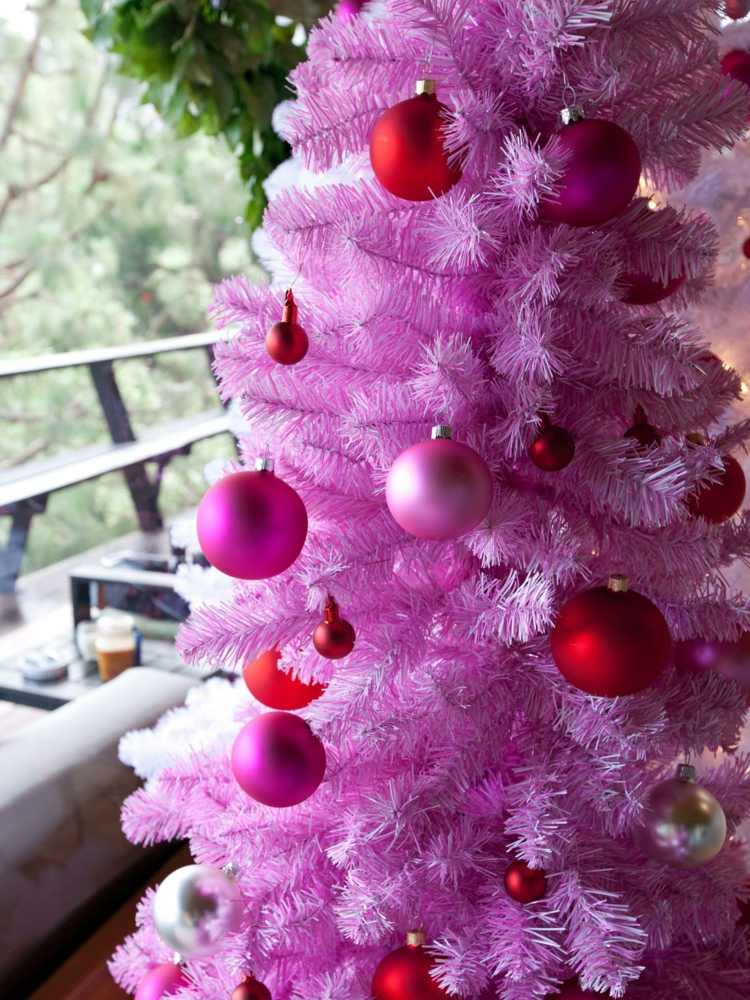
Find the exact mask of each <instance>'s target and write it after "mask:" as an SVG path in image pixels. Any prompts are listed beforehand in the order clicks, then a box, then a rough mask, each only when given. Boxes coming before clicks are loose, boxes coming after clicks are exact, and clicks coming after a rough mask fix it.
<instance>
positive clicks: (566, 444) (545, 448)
mask: <svg viewBox="0 0 750 1000" xmlns="http://www.w3.org/2000/svg"><path fill="white" fill-rule="evenodd" d="M541 419H542V429H541V431H540V432H539V433H538V434H537V436H536V437H535V438H534V440H533V441H532V442H531V444H530V445H529V458H530V459H531V461H532V462H533V463H534V465H535V466H536V467H537V468H538V469H543V470H544V472H559V471H560V470H561V469H564V468H565V466H566V465H570V463H571V462H572V461H573V456H574V455H575V451H576V446H575V441H574V440H573V435H572V434H571V433H570V431H566V430H565V428H564V427H558V426H557V425H556V424H553V423H550V420H549V417H548V416H547V415H546V414H542V418H541Z"/></svg>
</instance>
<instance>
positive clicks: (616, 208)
mask: <svg viewBox="0 0 750 1000" xmlns="http://www.w3.org/2000/svg"><path fill="white" fill-rule="evenodd" d="M571 110H572V109H566V112H565V113H566V114H570V112H571ZM568 120H570V119H568ZM557 139H558V141H559V143H560V145H561V147H562V150H563V153H564V154H565V162H564V165H563V167H562V176H561V177H560V179H559V180H558V181H557V182H556V184H555V190H554V192H553V193H552V194H550V195H547V196H546V197H544V198H543V199H542V201H541V202H540V205H539V217H540V218H541V219H543V220H544V221H545V222H564V223H566V224H567V225H569V226H601V225H602V224H603V223H605V222H609V220H610V219H614V218H615V217H616V216H618V215H620V213H621V212H623V211H624V210H625V209H626V208H627V206H628V204H629V202H630V201H631V199H632V197H633V195H634V194H635V193H636V191H637V189H638V182H639V180H640V177H641V155H640V153H639V152H638V147H637V146H636V144H635V142H634V140H633V138H632V137H631V135H630V134H629V133H628V132H626V131H625V129H624V128H621V127H620V126H619V125H617V124H615V122H610V121H605V120H604V119H602V118H589V119H585V118H584V119H582V120H581V119H580V117H579V118H578V120H573V123H572V124H570V125H565V127H564V128H563V129H562V130H561V131H560V132H559V133H558V135H557Z"/></svg>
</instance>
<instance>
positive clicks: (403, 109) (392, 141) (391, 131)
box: [370, 80, 461, 201]
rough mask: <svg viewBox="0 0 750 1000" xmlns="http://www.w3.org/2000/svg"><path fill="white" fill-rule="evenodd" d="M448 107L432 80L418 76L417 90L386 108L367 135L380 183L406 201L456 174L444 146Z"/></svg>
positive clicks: (435, 190) (445, 184) (439, 190)
mask: <svg viewBox="0 0 750 1000" xmlns="http://www.w3.org/2000/svg"><path fill="white" fill-rule="evenodd" d="M447 114H448V109H447V108H446V106H445V105H444V104H441V103H440V101H438V99H437V97H436V96H435V82H434V81H433V80H419V81H418V83H417V96H416V97H410V98H409V99H408V100H406V101H401V102H399V103H398V104H395V105H394V106H393V107H392V108H389V109H388V110H387V111H386V112H385V113H384V114H382V115H381V116H380V118H379V119H378V121H377V122H376V124H375V127H374V128H373V130H372V134H371V135H370V162H371V163H372V169H373V170H374V171H375V176H376V177H377V179H378V180H379V181H380V183H381V184H382V185H383V187H384V188H385V189H386V190H387V191H390V192H391V194H394V195H396V197H397V198H403V199H404V200H406V201H429V200H430V199H431V198H438V197H440V195H443V194H445V192H446V191H449V190H450V189H451V188H452V187H453V185H454V184H455V183H456V182H457V181H458V180H460V178H461V170H460V168H459V167H458V166H457V165H455V164H452V163H450V162H449V157H448V151H447V150H446V148H445V126H446V124H447V119H446V115H447Z"/></svg>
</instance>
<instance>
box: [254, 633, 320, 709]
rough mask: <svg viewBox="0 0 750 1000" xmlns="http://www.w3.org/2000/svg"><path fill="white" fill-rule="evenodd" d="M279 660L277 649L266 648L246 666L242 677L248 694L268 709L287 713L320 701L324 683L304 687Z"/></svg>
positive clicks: (302, 682) (303, 682) (279, 654)
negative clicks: (283, 667)
mask: <svg viewBox="0 0 750 1000" xmlns="http://www.w3.org/2000/svg"><path fill="white" fill-rule="evenodd" d="M280 659H281V653H280V652H279V651H278V649H267V650H265V652H263V653H261V654H260V656H256V658H255V659H254V660H252V661H251V662H250V663H248V664H247V665H246V667H245V669H244V670H243V671H242V676H243V677H244V678H245V684H247V687H248V690H249V691H250V694H252V695H253V696H254V697H255V698H257V699H258V701H259V702H260V703H261V704H262V705H265V706H266V707H267V708H277V709H283V710H284V711H287V712H289V711H291V712H293V711H295V710H296V709H299V708H304V707H305V706H306V705H309V704H310V702H311V701H315V699H316V698H320V696H321V695H322V694H323V692H324V691H325V689H326V685H325V684H317V683H315V682H313V683H312V684H306V683H305V681H301V680H300V679H299V678H298V677H292V675H291V674H290V673H289V672H288V671H287V670H283V669H282V668H281V667H280V666H279V660H280Z"/></svg>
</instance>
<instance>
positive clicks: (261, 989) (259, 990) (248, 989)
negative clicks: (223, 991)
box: [232, 976, 273, 1000]
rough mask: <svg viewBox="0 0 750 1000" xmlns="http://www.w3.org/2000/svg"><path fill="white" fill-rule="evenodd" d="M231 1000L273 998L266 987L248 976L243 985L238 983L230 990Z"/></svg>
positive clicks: (265, 999)
mask: <svg viewBox="0 0 750 1000" xmlns="http://www.w3.org/2000/svg"><path fill="white" fill-rule="evenodd" d="M232 1000H273V998H272V997H271V991H270V990H269V988H268V987H267V986H265V985H264V984H263V983H261V982H259V981H258V980H257V979H256V978H255V976H248V977H247V979H246V980H245V981H244V983H240V985H239V986H236V987H235V988H234V989H233V990H232Z"/></svg>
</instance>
